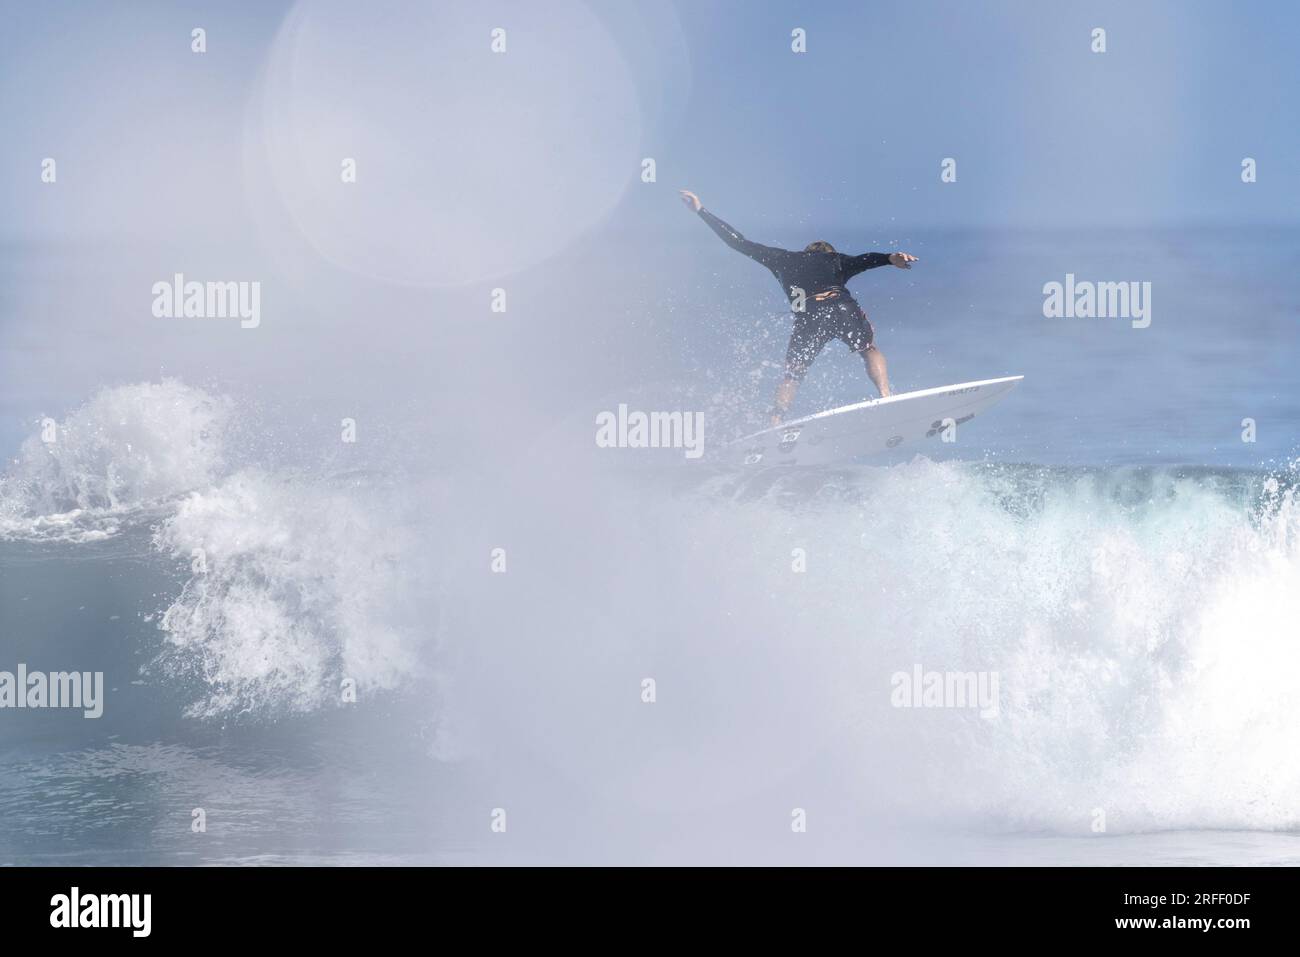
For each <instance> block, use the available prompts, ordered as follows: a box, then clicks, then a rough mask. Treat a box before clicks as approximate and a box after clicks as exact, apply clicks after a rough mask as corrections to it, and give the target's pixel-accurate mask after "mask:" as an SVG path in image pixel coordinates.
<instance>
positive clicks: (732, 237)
mask: <svg viewBox="0 0 1300 957" xmlns="http://www.w3.org/2000/svg"><path fill="white" fill-rule="evenodd" d="M700 218H701V219H702V220H704V221H705V222H706V223H708V224H709V228H710V229H712V230H713V231H714V232H715V233H717V234H718V235H719V236H720V237H722V241H723V242H724V243H726V244H727V245H728V246H730V247H731V248H732V249H734V250H736V251H737V252H741V253H744V254H745V255H746V256H748V257H749V258H750V259H753V260H754V261H755V262H758V263H762V264H763V265H764V266H766V267H767V268H768V269H770V270H772V274H773V275H774V276H776V279H777V282H779V283H780V284H781V288H782V289H783V290H784V291H785V294H786V296H787V297H788V298H789V299H790V302H791V305H793V304H794V302H795V297H796V295H797V293H796V291H795V290H797V289H802V290H803V293H804V296H805V297H806V298H807V299H809V300H811V299H812V298H813V297H814V296H816V295H818V294H819V293H824V292H835V293H837V294H838V295H839V296H848V295H849V291H848V290H847V289H845V288H844V284H845V283H846V282H848V281H849V280H850V279H852V278H853V277H854V276H856V275H857V274H858V273H860V272H862V271H863V270H864V269H875V268H876V267H877V266H888V265H889V253H863V254H862V255H860V256H845V255H844V254H843V253H821V252H805V251H803V250H798V251H795V250H792V249H777V248H776V247H775V246H764V245H762V244H761V243H755V242H751V241H750V240H748V239H746V238H745V237H744V236H742V235H740V233H738V232H736V230H734V229H733V228H732V227H730V226H728V225H727V224H726V223H724V222H723V221H722V220H720V219H718V217H717V216H714V215H713V214H712V213H711V212H709V211H708V210H707V209H704V208H703V207H701V208H700ZM849 298H852V297H851V296H850V297H849ZM806 308H809V309H811V308H812V304H808V305H807V306H806Z"/></svg>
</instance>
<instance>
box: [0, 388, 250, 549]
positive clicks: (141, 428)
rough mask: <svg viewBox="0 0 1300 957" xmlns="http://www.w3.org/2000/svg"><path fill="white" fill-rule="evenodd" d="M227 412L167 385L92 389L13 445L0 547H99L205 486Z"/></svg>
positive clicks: (1, 482) (219, 463) (1, 494)
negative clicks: (127, 522) (144, 513)
mask: <svg viewBox="0 0 1300 957" xmlns="http://www.w3.org/2000/svg"><path fill="white" fill-rule="evenodd" d="M232 408H233V407H232V404H231V402H230V401H229V400H227V399H225V398H222V397H219V396H213V395H211V394H209V393H207V392H204V391H202V390H200V389H194V388H191V387H190V386H187V385H185V384H184V383H182V382H180V381H178V380H176V379H163V380H162V381H161V382H142V383H138V384H133V385H124V386H116V387H113V388H106V389H102V390H101V391H99V392H98V393H96V394H95V395H94V396H93V397H92V398H91V399H90V400H89V401H88V402H86V403H85V404H84V405H82V406H81V407H80V408H78V409H76V410H74V411H73V412H71V413H70V414H68V415H67V416H66V417H65V418H64V419H63V420H62V421H56V420H50V421H49V422H44V423H41V424H40V425H39V427H38V429H37V431H36V433H35V434H33V435H32V436H30V437H28V438H27V439H26V440H25V441H24V442H23V444H22V446H21V447H20V449H19V451H18V455H17V457H16V458H15V459H14V460H13V461H12V462H10V463H9V464H8V466H7V468H6V470H5V473H4V475H3V476H0V537H9V538H32V539H38V540H42V539H63V540H68V541H89V540H95V539H99V538H104V537H108V536H111V535H112V534H114V533H115V532H116V531H117V529H118V528H119V527H120V524H121V521H122V519H123V518H124V517H126V516H128V515H129V514H130V513H131V512H133V511H135V510H139V509H142V508H148V507H150V506H152V505H155V504H158V503H161V502H165V501H167V500H168V499H171V498H174V497H175V496H177V495H180V494H182V493H184V492H187V491H189V490H190V489H194V488H202V487H205V486H207V485H208V484H210V483H211V482H212V481H213V480H214V479H215V478H216V477H217V476H218V475H219V474H220V472H221V469H222V468H223V465H224V462H223V439H224V434H225V431H226V429H227V426H228V424H229V419H230V415H231V412H232Z"/></svg>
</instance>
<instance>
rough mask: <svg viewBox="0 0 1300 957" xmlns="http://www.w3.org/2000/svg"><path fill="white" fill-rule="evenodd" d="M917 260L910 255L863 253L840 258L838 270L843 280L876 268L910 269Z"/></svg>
mask: <svg viewBox="0 0 1300 957" xmlns="http://www.w3.org/2000/svg"><path fill="white" fill-rule="evenodd" d="M914 262H919V260H918V259H917V258H916V257H915V256H913V255H912V254H911V253H863V254H862V255H861V256H840V268H841V269H843V270H844V278H845V279H846V280H847V279H852V278H853V277H854V276H856V275H857V274H858V273H860V272H864V271H865V270H868V269H875V268H876V267H877V266H897V267H898V268H899V269H911V268H912V266H911V264H912V263H914Z"/></svg>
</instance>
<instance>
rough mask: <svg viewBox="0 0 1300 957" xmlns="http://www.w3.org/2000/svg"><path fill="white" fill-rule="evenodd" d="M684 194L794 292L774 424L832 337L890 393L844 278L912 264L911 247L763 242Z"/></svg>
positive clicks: (742, 250) (715, 226)
mask: <svg viewBox="0 0 1300 957" xmlns="http://www.w3.org/2000/svg"><path fill="white" fill-rule="evenodd" d="M681 194H682V201H683V202H684V203H685V204H686V205H687V206H688V207H689V208H690V209H692V210H694V211H695V212H696V213H698V214H699V216H700V218H701V219H703V220H704V221H705V222H706V223H708V224H709V228H710V229H712V230H713V231H714V232H715V233H717V234H718V235H719V236H720V237H722V241H723V242H724V243H726V244H727V245H728V246H730V247H731V248H732V249H734V250H736V251H737V252H740V253H744V254H745V255H746V256H748V257H749V258H750V259H753V260H754V261H755V262H758V263H760V264H762V265H764V266H766V267H767V268H768V269H770V270H771V271H772V274H773V275H774V276H776V279H777V282H779V283H780V284H781V288H782V289H783V290H784V291H785V293H786V295H787V296H789V297H790V308H791V310H792V311H793V312H794V331H793V332H791V334H790V344H789V346H787V347H786V351H785V377H784V378H783V379H782V380H781V384H780V385H779V386H777V388H776V404H775V406H773V408H772V424H773V425H780V424H781V421H782V419H784V418H785V413H786V410H787V409H789V408H790V403H791V402H793V401H794V396H795V393H796V392H797V391H798V390H799V383H800V382H802V381H803V378H804V376H805V375H807V374H808V367H809V366H811V365H812V363H813V360H814V359H816V358H817V356H818V354H819V353H820V352H821V351H822V349H824V348H825V347H826V344H827V343H828V342H830V341H831V340H832V339H840V340H843V341H844V342H845V343H846V344H847V345H848V347H849V349H850V350H852V351H853V352H857V353H861V355H862V358H863V361H864V362H865V363H866V366H867V375H868V376H870V377H871V381H872V382H873V383H875V386H876V388H877V389H878V390H879V391H880V394H881V396H882V397H883V396H887V395H889V393H890V388H889V372H888V370H887V368H886V366H885V357H884V356H883V355H882V354H881V352H880V350H879V349H878V348H876V335H875V330H873V329H872V328H871V322H870V321H869V320H868V319H867V316H866V313H864V312H863V311H862V307H861V306H859V305H858V304H857V302H856V301H855V300H854V298H853V297H852V296H851V295H849V291H848V290H847V289H846V288H844V284H845V283H847V282H848V281H849V280H850V279H852V278H853V277H854V276H856V275H857V274H858V273H860V272H862V271H863V270H866V269H875V268H876V267H877V266H897V267H898V268H899V269H911V268H912V265H911V264H912V263H914V262H917V258H916V257H915V256H913V255H910V254H909V253H863V254H862V255H860V256H846V255H844V254H843V253H839V252H836V251H835V247H833V246H832V245H831V244H830V243H828V242H825V241H822V240H818V241H817V242H814V243H809V244H808V245H807V246H806V247H804V248H803V249H802V250H793V249H777V248H776V247H775V246H764V245H762V244H760V243H756V242H752V241H750V240H748V239H746V238H745V237H744V236H742V235H740V233H738V232H736V230H735V229H733V228H732V227H731V226H728V225H727V224H726V223H724V222H723V221H722V220H720V219H719V218H718V217H717V216H714V215H713V214H712V213H711V212H709V211H708V210H707V209H705V208H704V207H703V205H701V203H700V198H699V197H698V196H696V195H695V194H694V193H692V192H691V191H690V190H688V189H684V190H682V191H681Z"/></svg>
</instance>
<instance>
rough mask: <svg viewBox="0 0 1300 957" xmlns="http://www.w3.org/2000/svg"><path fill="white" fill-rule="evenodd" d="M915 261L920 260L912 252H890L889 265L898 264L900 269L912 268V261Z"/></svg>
mask: <svg viewBox="0 0 1300 957" xmlns="http://www.w3.org/2000/svg"><path fill="white" fill-rule="evenodd" d="M914 262H920V260H919V259H917V258H916V257H915V256H913V255H912V254H911V253H890V254H889V265H891V266H897V267H898V268H899V269H911V268H912V263H914Z"/></svg>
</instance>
